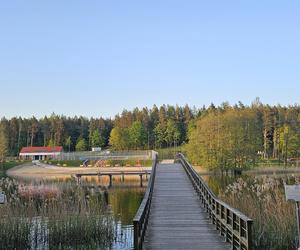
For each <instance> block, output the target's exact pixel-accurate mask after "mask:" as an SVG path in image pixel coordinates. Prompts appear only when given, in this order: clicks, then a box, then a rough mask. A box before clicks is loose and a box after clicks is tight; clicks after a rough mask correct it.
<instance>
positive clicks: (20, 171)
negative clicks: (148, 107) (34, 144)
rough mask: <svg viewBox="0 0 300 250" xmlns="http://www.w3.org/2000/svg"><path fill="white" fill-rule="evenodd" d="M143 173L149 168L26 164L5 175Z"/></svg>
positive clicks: (47, 175) (54, 175) (50, 175)
mask: <svg viewBox="0 0 300 250" xmlns="http://www.w3.org/2000/svg"><path fill="white" fill-rule="evenodd" d="M139 170H140V171H144V170H151V167H103V168H96V167H59V166H53V165H48V164H39V165H36V164H33V163H27V164H23V165H19V166H16V167H13V168H11V169H9V170H8V171H7V172H6V174H7V176H10V177H20V178H34V177H36V178H43V179H46V178H55V177H68V176H72V175H74V174H80V173H99V172H108V171H109V172H110V171H135V172H136V171H139Z"/></svg>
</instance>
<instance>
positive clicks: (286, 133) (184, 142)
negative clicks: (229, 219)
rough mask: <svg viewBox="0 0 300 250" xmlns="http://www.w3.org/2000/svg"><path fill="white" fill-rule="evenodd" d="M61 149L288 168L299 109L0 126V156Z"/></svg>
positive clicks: (132, 114)
mask: <svg viewBox="0 0 300 250" xmlns="http://www.w3.org/2000/svg"><path fill="white" fill-rule="evenodd" d="M57 145H62V146H63V147H64V150H65V151H66V152H68V151H84V150H90V149H91V148H92V147H102V148H111V149H113V150H128V149H159V148H167V147H174V146H181V147H180V149H181V150H183V151H184V152H185V153H186V154H187V156H188V157H189V159H190V160H191V161H192V162H193V163H197V164H201V165H203V166H205V167H207V168H209V169H214V168H218V169H228V168H232V167H240V168H243V167H251V166H254V165H255V164H256V163H257V162H258V161H259V160H261V159H274V160H278V161H279V162H283V163H287V162H288V161H289V160H293V159H297V158H299V156H300V106H298V105H290V106H281V105H276V106H271V105H266V104H262V103H261V102H260V101H259V99H256V100H255V101H254V102H253V103H252V104H251V105H250V106H247V105H244V104H242V103H241V102H239V103H238V104H235V105H229V103H227V102H224V103H222V104H221V105H219V106H215V105H214V104H211V105H210V106H208V107H205V106H203V107H202V108H195V107H193V108H191V107H189V106H188V105H185V106H178V105H176V106H171V105H162V106H160V107H157V106H155V105H154V106H153V107H152V108H150V109H149V108H146V107H145V108H142V109H139V108H135V109H134V110H132V111H128V110H124V111H123V112H122V113H120V114H117V115H116V116H115V117H114V118H113V119H107V118H102V117H100V118H86V117H82V116H80V117H76V116H75V117H66V116H59V115H56V114H52V115H51V116H49V117H46V116H45V117H43V118H40V119H37V118H35V117H32V118H21V117H13V118H11V119H6V118H2V119H1V122H0V156H2V158H3V157H4V156H16V155H18V153H19V151H20V149H21V148H22V147H23V146H57Z"/></svg>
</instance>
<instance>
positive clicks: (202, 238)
mask: <svg viewBox="0 0 300 250" xmlns="http://www.w3.org/2000/svg"><path fill="white" fill-rule="evenodd" d="M156 171H157V172H156V178H155V185H154V192H153V196H152V205H151V212H150V217H149V222H148V227H147V232H146V236H145V241H144V247H143V248H144V249H151V250H155V249H166V250H167V249H174V250H179V249H185V250H189V249H197V250H199V249H200V250H202V249H203V250H207V249H215V250H224V249H230V245H229V244H228V243H225V242H224V239H223V238H222V237H221V236H220V235H219V232H218V231H217V230H215V226H213V225H211V224H210V222H209V220H208V218H207V214H206V213H205V212H204V209H203V208H202V207H201V205H200V200H199V198H198V195H197V193H196V192H195V190H194V188H193V186H192V184H191V181H190V180H189V178H188V176H187V174H186V172H185V171H184V169H183V167H182V165H181V164H160V165H158V166H157V170H156Z"/></svg>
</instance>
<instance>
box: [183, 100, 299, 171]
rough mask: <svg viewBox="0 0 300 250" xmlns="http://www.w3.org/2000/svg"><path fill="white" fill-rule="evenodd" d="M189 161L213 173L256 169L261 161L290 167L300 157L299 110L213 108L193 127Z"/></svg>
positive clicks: (286, 108)
mask: <svg viewBox="0 0 300 250" xmlns="http://www.w3.org/2000/svg"><path fill="white" fill-rule="evenodd" d="M188 137H189V144H188V145H187V147H186V151H187V154H188V156H189V158H190V159H191V160H192V161H193V162H196V163H199V164H201V165H204V166H206V167H208V168H210V169H213V168H218V169H222V170H225V169H228V168H232V167H239V168H241V167H247V166H253V165H255V164H256V163H257V161H258V160H259V159H276V160H278V161H279V162H284V163H285V164H287V161H288V159H290V158H299V157H300V107H299V106H298V105H294V106H288V107H283V106H280V105H277V106H270V105H263V104H262V103H260V102H259V100H256V101H255V102H254V103H253V104H252V105H251V106H244V105H243V104H242V103H239V104H238V105H235V106H230V105H228V104H227V103H224V104H222V105H221V106H219V107H215V106H214V105H211V106H210V107H209V108H208V109H206V110H205V111H204V112H202V113H201V115H200V117H199V118H198V119H195V120H194V121H193V122H192V123H191V124H190V130H189V136H188Z"/></svg>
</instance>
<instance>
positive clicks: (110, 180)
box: [109, 174, 112, 187]
mask: <svg viewBox="0 0 300 250" xmlns="http://www.w3.org/2000/svg"><path fill="white" fill-rule="evenodd" d="M109 186H110V187H111V186H112V175H111V174H110V175H109Z"/></svg>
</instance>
